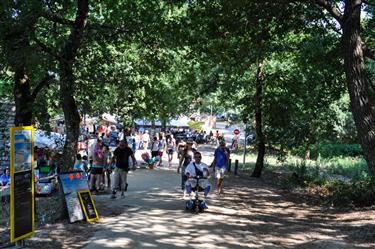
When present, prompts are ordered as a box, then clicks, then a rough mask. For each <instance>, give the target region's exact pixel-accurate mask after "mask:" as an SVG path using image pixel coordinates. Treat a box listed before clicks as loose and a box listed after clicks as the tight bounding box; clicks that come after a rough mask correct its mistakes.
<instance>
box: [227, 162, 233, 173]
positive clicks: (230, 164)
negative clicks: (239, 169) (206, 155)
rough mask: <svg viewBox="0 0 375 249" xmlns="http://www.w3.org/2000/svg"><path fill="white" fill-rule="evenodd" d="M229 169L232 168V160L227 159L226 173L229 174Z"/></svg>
mask: <svg viewBox="0 0 375 249" xmlns="http://www.w3.org/2000/svg"><path fill="white" fill-rule="evenodd" d="M231 167H232V159H229V161H228V172H230V169H231Z"/></svg>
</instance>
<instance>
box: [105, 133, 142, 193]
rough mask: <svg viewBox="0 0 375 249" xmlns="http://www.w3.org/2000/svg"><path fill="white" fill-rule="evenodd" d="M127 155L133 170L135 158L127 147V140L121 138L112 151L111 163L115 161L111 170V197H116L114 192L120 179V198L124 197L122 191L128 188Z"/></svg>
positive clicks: (128, 168)
mask: <svg viewBox="0 0 375 249" xmlns="http://www.w3.org/2000/svg"><path fill="white" fill-rule="evenodd" d="M129 157H131V159H132V161H133V170H135V168H136V165H137V160H136V159H135V157H134V153H133V150H132V149H131V148H129V146H128V142H127V141H126V139H125V140H122V141H121V142H120V143H119V145H118V147H117V148H116V149H115V151H114V152H113V158H112V163H114V162H116V168H115V169H114V171H113V185H112V196H111V198H113V199H114V198H116V192H117V190H118V189H119V185H120V181H121V186H120V190H121V198H124V197H125V194H124V192H125V191H126V190H127V188H128V182H127V176H128V172H129V170H130V167H129Z"/></svg>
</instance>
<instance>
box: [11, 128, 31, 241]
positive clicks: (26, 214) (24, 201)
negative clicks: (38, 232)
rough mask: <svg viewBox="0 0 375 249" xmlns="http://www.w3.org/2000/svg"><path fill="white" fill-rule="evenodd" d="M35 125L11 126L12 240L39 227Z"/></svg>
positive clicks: (25, 235) (24, 236) (24, 235)
mask: <svg viewBox="0 0 375 249" xmlns="http://www.w3.org/2000/svg"><path fill="white" fill-rule="evenodd" d="M34 210H35V203H34V128H33V127H32V126H22V127H12V128H10V241H11V242H12V243H14V242H16V241H18V240H21V239H24V238H26V237H29V236H31V235H33V234H34V231H35V222H34V220H35V217H34Z"/></svg>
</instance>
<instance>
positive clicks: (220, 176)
mask: <svg viewBox="0 0 375 249" xmlns="http://www.w3.org/2000/svg"><path fill="white" fill-rule="evenodd" d="M226 171H227V169H226V168H219V169H218V168H216V171H215V176H216V178H217V179H223V178H224V175H225V172H226Z"/></svg>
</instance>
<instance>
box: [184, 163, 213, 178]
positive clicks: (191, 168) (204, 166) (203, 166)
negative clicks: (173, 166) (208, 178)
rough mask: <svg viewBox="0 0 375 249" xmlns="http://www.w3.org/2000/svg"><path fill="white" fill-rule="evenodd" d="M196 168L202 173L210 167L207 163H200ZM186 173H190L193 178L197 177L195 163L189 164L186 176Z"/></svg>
mask: <svg viewBox="0 0 375 249" xmlns="http://www.w3.org/2000/svg"><path fill="white" fill-rule="evenodd" d="M195 166H196V167H197V168H198V169H199V170H200V171H202V172H204V171H203V170H204V169H207V170H208V166H207V164H205V163H202V162H201V163H200V164H197V163H196V164H195ZM186 173H189V174H190V176H192V177H195V176H196V175H197V174H196V172H195V167H194V162H190V163H189V165H188V166H187V167H186V169H185V174H186Z"/></svg>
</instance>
